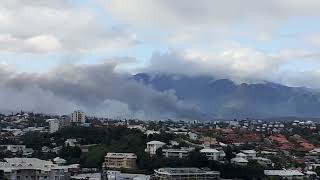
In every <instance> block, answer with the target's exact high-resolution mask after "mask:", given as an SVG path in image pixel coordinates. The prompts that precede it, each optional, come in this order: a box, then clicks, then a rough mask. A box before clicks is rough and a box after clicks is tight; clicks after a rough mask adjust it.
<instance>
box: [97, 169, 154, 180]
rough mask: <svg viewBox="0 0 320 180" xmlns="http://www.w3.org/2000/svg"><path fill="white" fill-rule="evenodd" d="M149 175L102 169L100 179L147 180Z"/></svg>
mask: <svg viewBox="0 0 320 180" xmlns="http://www.w3.org/2000/svg"><path fill="white" fill-rule="evenodd" d="M149 179H150V176H149V175H144V174H129V173H121V172H120V171H104V173H103V174H102V180H149Z"/></svg>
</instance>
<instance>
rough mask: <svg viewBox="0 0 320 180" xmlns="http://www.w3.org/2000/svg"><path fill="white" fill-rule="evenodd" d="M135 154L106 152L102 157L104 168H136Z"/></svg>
mask: <svg viewBox="0 0 320 180" xmlns="http://www.w3.org/2000/svg"><path fill="white" fill-rule="evenodd" d="M136 161H137V156H136V155H135V154H134V153H108V154H107V155H106V156H105V157H104V163H103V167H104V168H115V169H119V168H126V169H134V168H136Z"/></svg>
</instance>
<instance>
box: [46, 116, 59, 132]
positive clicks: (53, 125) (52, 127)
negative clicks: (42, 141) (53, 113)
mask: <svg viewBox="0 0 320 180" xmlns="http://www.w3.org/2000/svg"><path fill="white" fill-rule="evenodd" d="M47 122H49V133H55V132H57V131H58V130H59V128H60V122H59V120H58V119H48V120H47Z"/></svg>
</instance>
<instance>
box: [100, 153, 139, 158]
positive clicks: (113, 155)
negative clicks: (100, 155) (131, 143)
mask: <svg viewBox="0 0 320 180" xmlns="http://www.w3.org/2000/svg"><path fill="white" fill-rule="evenodd" d="M105 157H109V158H133V159H135V158H137V156H136V155H135V154H134V153H108V154H107V155H106V156H105Z"/></svg>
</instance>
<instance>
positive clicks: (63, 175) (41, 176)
mask: <svg viewBox="0 0 320 180" xmlns="http://www.w3.org/2000/svg"><path fill="white" fill-rule="evenodd" d="M0 177H3V179H10V180H16V179H19V180H28V179H36V180H45V179H53V180H68V179H69V178H70V176H69V173H68V169H67V168H66V167H63V166H59V165H57V164H53V163H52V162H51V161H44V160H40V159H37V158H5V162H0Z"/></svg>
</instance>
